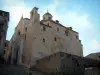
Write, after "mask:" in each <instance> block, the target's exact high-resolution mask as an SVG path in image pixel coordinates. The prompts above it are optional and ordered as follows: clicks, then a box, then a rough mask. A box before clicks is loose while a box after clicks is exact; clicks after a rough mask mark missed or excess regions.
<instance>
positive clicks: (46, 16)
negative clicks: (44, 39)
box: [43, 11, 53, 20]
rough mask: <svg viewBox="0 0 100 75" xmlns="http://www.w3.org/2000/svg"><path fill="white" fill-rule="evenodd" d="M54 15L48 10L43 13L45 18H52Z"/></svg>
mask: <svg viewBox="0 0 100 75" xmlns="http://www.w3.org/2000/svg"><path fill="white" fill-rule="evenodd" d="M52 17H53V16H52V15H51V14H50V13H49V12H48V11H47V12H46V13H45V14H44V15H43V20H51V19H52Z"/></svg>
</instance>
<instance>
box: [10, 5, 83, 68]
mask: <svg viewBox="0 0 100 75" xmlns="http://www.w3.org/2000/svg"><path fill="white" fill-rule="evenodd" d="M9 48H10V51H11V63H12V64H13V63H16V64H23V65H25V66H27V67H30V66H32V65H35V64H36V60H39V59H41V58H43V57H46V56H49V55H51V54H54V53H57V52H64V53H69V54H72V55H77V56H83V50H82V44H81V40H80V39H79V33H78V32H76V31H74V30H73V29H72V27H65V26H64V25H62V24H60V22H59V21H58V20H56V21H54V20H53V16H52V15H51V14H50V13H49V12H48V11H47V12H46V13H45V14H44V15H43V19H42V20H40V14H39V13H38V8H37V7H34V8H33V9H32V11H31V12H30V19H29V18H23V16H22V17H21V19H20V21H19V23H18V25H17V26H16V28H15V32H14V34H13V36H12V38H11V40H10V47H9Z"/></svg>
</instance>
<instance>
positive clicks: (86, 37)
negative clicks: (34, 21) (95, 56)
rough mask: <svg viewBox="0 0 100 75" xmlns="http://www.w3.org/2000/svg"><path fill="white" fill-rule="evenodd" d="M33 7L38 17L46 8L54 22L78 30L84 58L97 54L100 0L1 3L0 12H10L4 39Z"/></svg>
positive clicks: (99, 50) (47, 0) (14, 0)
mask: <svg viewBox="0 0 100 75" xmlns="http://www.w3.org/2000/svg"><path fill="white" fill-rule="evenodd" d="M34 6H36V7H38V8H39V13H40V15H41V18H42V15H43V14H44V13H45V12H46V10H47V9H48V10H49V12H50V13H51V14H52V15H53V19H54V20H56V19H58V20H59V21H60V23H62V24H63V25H64V26H66V27H67V26H72V27H73V29H74V30H76V31H78V32H79V36H80V37H79V38H80V39H81V40H82V44H83V52H84V55H87V54H89V53H94V52H100V0H1V1H0V9H1V10H5V11H8V12H10V22H9V28H8V33H7V39H8V40H10V38H11V36H12V34H13V33H14V28H15V27H16V25H17V24H18V21H19V20H20V18H21V16H22V14H23V15H24V17H28V18H29V16H30V11H31V9H32V8H33V7H34Z"/></svg>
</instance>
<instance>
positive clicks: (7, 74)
mask: <svg viewBox="0 0 100 75" xmlns="http://www.w3.org/2000/svg"><path fill="white" fill-rule="evenodd" d="M28 72H29V70H28V69H27V68H26V67H24V66H20V65H1V66H0V75H29V73H28Z"/></svg>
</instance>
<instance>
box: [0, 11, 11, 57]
mask: <svg viewBox="0 0 100 75" xmlns="http://www.w3.org/2000/svg"><path fill="white" fill-rule="evenodd" d="M8 22H9V12H6V11H2V10H0V55H1V56H2V55H3V52H4V44H5V41H6V33H7V28H8Z"/></svg>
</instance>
